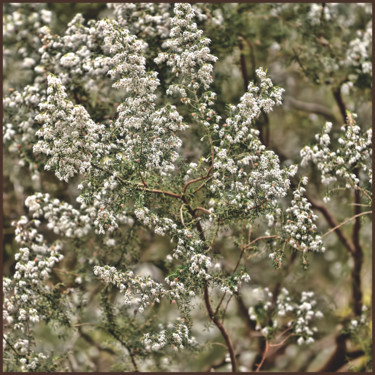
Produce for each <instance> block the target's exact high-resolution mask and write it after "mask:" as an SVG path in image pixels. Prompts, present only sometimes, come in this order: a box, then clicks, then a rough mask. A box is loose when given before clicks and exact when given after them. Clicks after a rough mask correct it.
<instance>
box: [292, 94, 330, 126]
mask: <svg viewBox="0 0 375 375" xmlns="http://www.w3.org/2000/svg"><path fill="white" fill-rule="evenodd" d="M285 102H286V104H288V105H290V107H292V108H294V109H296V110H299V111H303V112H309V113H316V114H318V115H321V116H324V117H326V118H327V120H330V121H335V120H336V118H335V116H334V115H333V113H332V112H331V111H330V110H329V109H328V108H327V107H325V106H324V105H321V104H319V103H308V102H303V101H301V100H297V99H295V98H292V97H291V96H288V97H286V99H285Z"/></svg>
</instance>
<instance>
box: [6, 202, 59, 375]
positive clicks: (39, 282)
mask: <svg viewBox="0 0 375 375" xmlns="http://www.w3.org/2000/svg"><path fill="white" fill-rule="evenodd" d="M28 203H30V202H28ZM31 207H32V205H31V206H30V211H31ZM40 223H41V222H40V221H39V220H36V219H33V220H28V219H27V218H26V216H23V217H21V219H20V220H19V221H18V222H17V223H14V225H15V226H16V241H17V242H18V243H19V244H20V246H21V247H20V249H19V251H18V252H17V253H16V255H15V259H16V264H15V270H16V272H15V274H14V275H13V278H12V279H10V278H4V283H3V288H4V301H3V318H4V323H5V327H11V331H10V333H9V334H8V335H6V341H5V344H6V345H9V343H10V342H12V344H11V345H12V346H13V347H14V349H15V350H16V351H17V353H18V355H19V361H20V364H21V369H22V370H23V371H27V370H35V369H36V368H37V367H38V366H39V365H40V364H41V360H44V359H46V356H45V355H44V354H43V353H36V352H33V345H34V342H33V334H32V329H33V326H34V325H35V324H36V323H38V322H40V321H42V320H45V319H46V318H47V314H48V312H47V311H44V309H43V307H42V304H41V302H42V301H43V299H44V298H45V296H46V295H47V296H48V294H49V293H50V286H49V285H47V284H46V280H47V279H48V278H49V276H50V274H51V272H52V268H53V267H54V266H55V265H56V264H57V263H58V262H60V261H61V259H62V258H63V255H62V254H61V249H62V245H61V243H59V242H55V243H53V244H52V245H47V243H46V241H45V239H44V236H43V235H42V234H40V233H38V229H37V227H38V226H39V225H40Z"/></svg>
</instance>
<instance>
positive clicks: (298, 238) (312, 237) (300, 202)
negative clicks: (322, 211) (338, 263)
mask: <svg viewBox="0 0 375 375" xmlns="http://www.w3.org/2000/svg"><path fill="white" fill-rule="evenodd" d="M307 182H308V179H307V177H304V178H303V179H302V182H301V183H300V185H299V187H298V188H297V189H296V190H294V192H293V200H292V201H291V204H290V207H288V208H287V209H286V214H287V217H286V223H285V225H284V226H283V231H284V232H285V236H286V238H287V241H288V243H289V245H290V246H292V247H294V248H295V249H297V250H300V251H303V252H304V253H305V252H307V251H309V250H312V251H322V252H324V251H325V248H324V246H323V241H322V239H321V236H320V235H318V234H317V233H316V229H317V227H316V224H315V222H316V220H317V218H318V217H317V215H315V214H314V212H313V210H312V209H311V203H310V202H309V201H308V200H307V198H305V197H304V195H303V194H304V192H305V191H306V189H305V188H304V187H302V186H301V185H302V184H303V185H306V184H307Z"/></svg>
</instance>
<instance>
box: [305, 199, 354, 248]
mask: <svg viewBox="0 0 375 375" xmlns="http://www.w3.org/2000/svg"><path fill="white" fill-rule="evenodd" d="M305 198H306V199H307V200H308V201H309V202H310V203H311V206H312V208H314V209H316V210H318V211H320V212H321V213H322V214H323V216H324V217H325V219H326V220H327V223H328V224H329V225H330V227H331V228H336V227H337V228H336V229H335V233H336V235H337V237H338V238H339V239H340V241H341V242H342V243H343V245H344V246H345V247H346V249H347V250H348V251H349V253H350V254H351V255H353V254H354V251H355V250H354V245H353V244H352V243H351V242H350V240H349V239H348V238H347V237H346V236H345V234H344V233H343V232H342V231H341V229H340V224H339V223H338V222H337V221H336V219H335V218H334V217H333V216H332V215H331V213H330V212H329V211H328V209H327V207H326V206H324V205H323V204H321V203H318V202H316V201H315V200H314V199H312V198H311V197H310V196H309V195H307V194H305Z"/></svg>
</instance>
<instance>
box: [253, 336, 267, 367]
mask: <svg viewBox="0 0 375 375" xmlns="http://www.w3.org/2000/svg"><path fill="white" fill-rule="evenodd" d="M269 348H270V345H269V343H268V340H267V339H266V347H265V349H264V351H263V356H262V359H261V360H260V362H259V365H258V366H257V368H256V370H255V371H256V372H259V371H260V369H261V367H262V366H263V363H264V361H265V360H266V357H267V354H268V351H269Z"/></svg>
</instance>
